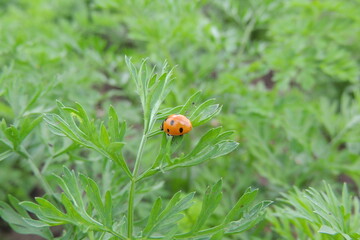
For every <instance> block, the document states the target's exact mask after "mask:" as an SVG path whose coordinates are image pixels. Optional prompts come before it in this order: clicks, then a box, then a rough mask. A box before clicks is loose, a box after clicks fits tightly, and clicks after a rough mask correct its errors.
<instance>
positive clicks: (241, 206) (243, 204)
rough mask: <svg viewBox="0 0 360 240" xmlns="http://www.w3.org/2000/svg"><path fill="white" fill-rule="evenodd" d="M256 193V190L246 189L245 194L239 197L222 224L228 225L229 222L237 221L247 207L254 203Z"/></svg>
mask: <svg viewBox="0 0 360 240" xmlns="http://www.w3.org/2000/svg"><path fill="white" fill-rule="evenodd" d="M258 191H259V190H258V189H254V190H252V189H251V188H248V189H247V190H246V192H245V193H244V194H243V195H242V196H241V198H240V199H239V200H238V201H237V203H236V204H235V206H234V207H233V208H232V209H231V210H230V212H229V213H228V214H227V215H226V217H225V220H224V223H229V222H230V221H233V220H236V219H239V218H240V217H241V214H242V213H243V212H244V211H245V210H246V208H247V207H248V205H249V204H251V203H252V202H253V201H254V199H255V197H256V196H257V194H258Z"/></svg>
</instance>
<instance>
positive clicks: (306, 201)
mask: <svg viewBox="0 0 360 240" xmlns="http://www.w3.org/2000/svg"><path fill="white" fill-rule="evenodd" d="M324 187H325V191H318V190H316V189H314V188H309V189H307V190H306V191H300V190H299V189H297V188H296V189H295V190H294V191H293V192H292V193H288V194H283V198H282V199H280V202H281V203H282V204H281V206H276V207H274V210H273V211H272V212H271V214H269V215H268V219H269V221H270V222H271V223H272V225H273V229H274V230H275V231H276V232H277V233H278V234H279V236H281V239H349V240H350V239H358V238H359V237H360V228H359V226H360V214H359V213H360V212H359V206H360V205H359V204H360V202H359V199H358V198H357V197H352V196H351V195H350V194H349V192H348V188H347V186H346V184H344V185H343V188H342V194H341V196H339V197H337V196H336V194H335V192H334V191H333V190H332V188H331V186H330V185H329V184H326V183H324Z"/></svg>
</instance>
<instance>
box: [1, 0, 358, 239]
mask: <svg viewBox="0 0 360 240" xmlns="http://www.w3.org/2000/svg"><path fill="white" fill-rule="evenodd" d="M359 9H360V1H359V0H348V1H342V0H319V1H317V0H221V1H220V0H198V1H196V0H151V1H150V0H78V1H72V0H52V1H47V0H33V1H27V0H2V1H1V2H0V118H2V119H3V123H2V129H5V127H6V126H11V125H13V126H14V127H15V128H17V129H19V130H20V131H23V132H24V134H23V138H22V135H20V136H15V137H18V138H20V139H21V141H22V146H23V147H25V148H26V149H27V151H28V152H29V153H30V154H31V155H32V157H33V159H34V161H35V163H36V164H37V166H38V167H39V168H40V169H41V170H42V174H43V175H44V176H45V177H46V176H50V175H51V174H52V173H53V172H56V173H58V172H59V171H61V169H62V168H61V166H63V165H66V166H71V167H76V168H77V169H79V171H83V172H87V173H88V174H89V175H90V176H94V177H96V176H98V174H99V172H97V171H98V170H97V168H96V164H92V163H93V162H95V161H96V156H95V155H92V153H89V152H84V151H79V150H78V149H75V150H74V151H72V149H71V148H69V146H71V142H70V141H69V140H66V139H59V138H58V137H56V136H54V135H53V134H52V133H50V132H49V130H48V128H47V127H46V125H45V124H44V123H43V122H41V121H40V120H39V121H36V120H34V119H36V117H38V116H39V115H40V114H42V113H46V112H51V111H53V110H54V109H55V107H56V102H55V100H61V101H62V102H64V103H65V104H69V105H72V104H73V103H74V102H79V103H81V104H82V105H83V106H84V107H85V108H86V110H87V111H88V112H90V113H91V114H92V115H93V116H94V118H97V119H101V118H102V117H103V116H104V113H105V110H104V109H107V108H108V106H109V105H110V104H112V105H113V106H115V108H116V109H117V111H118V113H119V115H120V116H121V118H122V119H124V120H126V121H127V122H128V125H129V126H130V128H131V130H130V131H129V132H128V136H127V139H128V141H129V142H130V143H129V144H128V145H127V147H126V150H127V152H128V155H129V157H130V159H131V156H133V154H135V152H136V150H137V145H138V142H139V137H140V134H139V133H140V132H141V129H139V127H141V121H142V119H141V117H140V116H141V114H140V111H141V110H140V104H139V101H138V98H137V95H136V93H135V86H134V84H133V83H132V82H131V81H130V77H129V73H128V70H127V69H126V65H125V61H124V56H125V55H127V56H129V57H131V58H132V59H133V61H135V62H139V61H140V60H141V59H143V58H149V60H148V61H149V62H150V63H151V64H153V65H160V66H161V65H162V64H163V63H164V61H167V62H168V63H169V65H170V66H176V68H175V72H174V74H175V81H174V86H173V89H172V92H171V93H170V95H169V97H168V98H167V99H166V104H165V106H163V107H172V106H176V105H180V104H183V103H184V101H186V99H187V98H188V97H190V96H191V95H192V94H193V93H195V92H196V91H197V90H199V89H200V90H202V98H203V99H202V100H204V99H208V98H216V99H217V102H218V103H220V104H221V105H223V110H222V113H221V114H220V115H219V116H218V117H217V119H216V121H212V122H211V123H210V124H209V125H211V126H218V125H222V126H223V127H224V129H225V130H235V137H234V139H235V140H236V141H238V142H239V143H240V147H239V148H238V149H237V150H236V151H235V152H233V153H232V154H230V155H227V156H226V157H222V158H221V159H218V160H216V161H210V162H208V163H206V164H203V165H202V166H199V167H195V168H193V169H191V170H188V171H185V172H184V170H179V171H177V172H175V173H174V174H171V175H166V176H165V187H164V190H163V191H164V192H163V193H162V194H164V195H167V194H168V195H170V194H173V193H174V192H176V191H177V190H179V189H183V190H184V191H192V190H198V191H199V192H202V189H204V188H205V187H206V186H207V185H209V184H213V183H214V181H215V180H216V179H219V178H221V177H222V178H223V180H224V198H225V199H224V204H223V205H224V206H223V208H224V210H223V212H225V211H226V210H225V209H227V208H228V207H230V206H231V204H232V203H234V202H235V201H236V199H237V198H238V197H239V195H241V193H243V192H244V191H245V189H246V188H247V187H248V186H253V187H258V188H259V189H260V194H261V198H263V199H271V200H276V199H277V197H279V196H280V194H281V193H285V192H288V191H289V190H291V189H292V188H293V186H297V187H298V188H300V189H303V188H307V187H309V186H311V187H315V188H319V189H322V180H326V181H327V182H328V183H329V184H331V185H332V186H333V188H334V189H335V190H338V189H341V186H342V183H343V182H346V183H347V185H348V187H349V189H350V190H351V192H353V194H355V195H358V194H359V184H360V178H359V176H360V161H359V159H360V156H359V154H360V128H359V123H360V89H359V83H360V81H359V80H360V54H359V52H360V27H359V26H360V14H359ZM5 121H6V123H5ZM31 121H33V122H34V125H33V128H31V129H27V128H26V127H25V126H28V123H29V122H31ZM208 127H209V126H208ZM206 130H207V126H202V127H200V128H197V129H194V130H193V131H192V133H191V136H192V139H193V140H192V141H193V142H189V143H188V145H189V147H190V146H191V144H193V143H195V142H196V140H197V138H198V137H197V136H200V135H201V134H200V133H203V132H205V131H206ZM25 133H26V134H25ZM4 134H5V133H4V132H2V133H1V135H0V137H1V139H4ZM1 139H0V160H1V161H0V183H1V185H0V200H6V199H7V194H9V193H10V194H12V195H14V196H16V197H17V198H19V199H22V200H27V199H31V198H33V197H35V196H40V195H42V194H43V190H42V188H41V186H40V185H39V183H38V181H37V180H36V178H35V177H34V176H33V174H32V171H31V169H29V165H28V163H27V162H26V161H25V160H24V158H23V157H22V156H19V155H17V154H15V153H12V152H11V151H10V150H9V149H8V147H7V144H5V142H4V141H5V140H4V141H3V140H1ZM149 144H152V146H154V147H156V146H157V144H158V143H157V142H156V141H154V142H151V143H149ZM185 147H186V146H185ZM61 149H66V154H61V155H56V154H55V153H57V152H59V151H60V150H61ZM275 204H276V203H275ZM221 213H222V210H221V209H220V210H219V212H218V214H221ZM189 221H190V220H189ZM184 224H186V222H185V223H184ZM11 231H12V230H11V229H9V227H8V226H7V225H6V223H4V222H1V231H0V238H1V239H3V238H5V239H20V238H19V237H18V236H16V237H15V238H14V237H11V235H12V234H13V233H11ZM279 234H280V233H279V232H278V230H277V229H276V228H273V226H272V224H271V219H268V220H267V221H264V222H263V223H262V224H261V225H260V226H258V227H257V228H256V229H254V230H253V231H252V232H250V233H247V234H243V235H242V236H241V239H279ZM5 236H6V237H5ZM239 238H240V237H239ZM239 238H234V239H239ZM25 239H26V238H25Z"/></svg>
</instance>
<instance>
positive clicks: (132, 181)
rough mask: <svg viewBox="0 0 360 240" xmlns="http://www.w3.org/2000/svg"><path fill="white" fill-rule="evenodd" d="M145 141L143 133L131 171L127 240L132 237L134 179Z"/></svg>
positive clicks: (145, 136) (145, 137)
mask: <svg viewBox="0 0 360 240" xmlns="http://www.w3.org/2000/svg"><path fill="white" fill-rule="evenodd" d="M146 140H147V134H146V133H144V134H143V136H142V138H141V142H140V146H139V150H138V153H137V155H136V160H135V165H134V170H133V173H132V178H131V185H130V192H129V203H128V238H129V239H132V237H133V236H132V235H133V225H134V199H135V187H136V186H135V184H136V177H137V175H138V172H139V169H140V161H141V157H142V154H143V152H144V146H145V143H146Z"/></svg>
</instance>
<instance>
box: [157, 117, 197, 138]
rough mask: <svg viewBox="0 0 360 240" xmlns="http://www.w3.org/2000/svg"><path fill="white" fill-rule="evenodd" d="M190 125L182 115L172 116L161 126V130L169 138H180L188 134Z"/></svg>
mask: <svg viewBox="0 0 360 240" xmlns="http://www.w3.org/2000/svg"><path fill="white" fill-rule="evenodd" d="M191 129H192V125H191V122H190V120H189V119H188V118H187V117H185V116H184V115H180V114H172V115H170V116H168V117H167V118H166V119H165V120H164V122H163V123H162V124H161V130H162V131H164V132H165V133H166V134H168V135H170V136H182V135H184V134H185V133H188V132H190V131H191Z"/></svg>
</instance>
